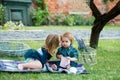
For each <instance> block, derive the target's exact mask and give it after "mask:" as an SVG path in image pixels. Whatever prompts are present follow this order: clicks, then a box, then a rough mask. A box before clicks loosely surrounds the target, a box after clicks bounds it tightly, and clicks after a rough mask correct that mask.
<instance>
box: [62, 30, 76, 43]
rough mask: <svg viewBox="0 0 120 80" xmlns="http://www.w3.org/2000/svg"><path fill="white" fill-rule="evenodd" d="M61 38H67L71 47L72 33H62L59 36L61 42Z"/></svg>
mask: <svg viewBox="0 0 120 80" xmlns="http://www.w3.org/2000/svg"><path fill="white" fill-rule="evenodd" d="M63 37H67V38H68V39H69V40H70V42H71V45H72V44H73V40H74V37H73V34H72V33H70V32H65V33H63V34H62V35H61V40H62V38H63Z"/></svg>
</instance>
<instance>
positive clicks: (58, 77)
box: [0, 26, 120, 80]
mask: <svg viewBox="0 0 120 80" xmlns="http://www.w3.org/2000/svg"><path fill="white" fill-rule="evenodd" d="M53 27H54V30H60V29H61V30H66V27H67V26H66V27H63V26H61V27H60V26H56V27H55V26H41V27H25V28H26V30H33V29H36V30H38V29H40V30H51V29H52V28H53ZM67 29H69V30H71V29H77V30H87V29H90V26H89V27H88V26H84V27H72V26H70V27H67ZM105 29H106V30H120V28H119V26H118V27H117V26H115V27H113V26H106V28H105ZM54 30H53V31H54ZM18 41H20V42H23V43H26V44H28V45H29V46H30V47H31V48H34V49H38V48H39V47H40V46H42V45H43V43H44V40H30V41H28V40H25V41H24V40H18ZM74 46H75V47H76V48H77V47H78V44H77V42H76V41H75V42H74ZM119 46H120V40H119V39H118V40H116V39H115V40H112V39H108V40H106V39H105V40H104V39H100V41H99V47H98V48H97V49H96V50H97V56H96V58H97V64H94V65H88V64H84V66H85V68H86V69H87V71H88V72H89V74H79V75H75V74H64V73H63V74H59V73H42V72H41V73H38V72H36V73H35V72H34V73H14V72H13V73H9V72H0V80H3V79H4V80H8V79H9V80H13V79H14V80H36V79H37V80H38V79H43V80H47V79H49V80H73V79H75V80H78V79H79V80H83V79H84V80H101V79H102V80H119V78H120V75H119V74H120V69H119V66H120V65H119V55H120V53H119V52H120V49H119ZM0 59H9V60H19V61H22V60H24V58H23V57H8V56H0ZM52 60H56V58H55V57H53V58H52ZM78 62H80V63H81V56H79V60H78Z"/></svg>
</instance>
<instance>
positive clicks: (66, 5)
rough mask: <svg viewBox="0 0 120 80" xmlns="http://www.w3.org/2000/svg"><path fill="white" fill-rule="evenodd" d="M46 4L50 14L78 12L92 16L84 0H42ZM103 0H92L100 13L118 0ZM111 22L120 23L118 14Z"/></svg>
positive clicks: (107, 9) (108, 9)
mask: <svg viewBox="0 0 120 80" xmlns="http://www.w3.org/2000/svg"><path fill="white" fill-rule="evenodd" d="M44 1H45V3H46V4H47V6H48V11H49V12H50V13H51V14H52V16H55V15H58V14H62V13H63V14H80V15H84V16H86V17H90V16H92V13H91V10H90V8H89V7H88V5H87V4H86V0H44ZM102 1H103V0H94V2H95V4H96V6H97V8H98V9H99V10H100V11H101V13H105V12H108V11H110V10H111V9H112V8H113V7H114V6H115V4H116V3H117V2H118V1H119V0H115V1H114V2H108V3H107V4H104V3H103V2H102ZM110 23H111V24H113V25H115V24H117V25H120V15H118V16H117V17H115V18H114V19H112V20H111V21H110Z"/></svg>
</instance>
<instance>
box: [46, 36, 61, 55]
mask: <svg viewBox="0 0 120 80" xmlns="http://www.w3.org/2000/svg"><path fill="white" fill-rule="evenodd" d="M59 38H60V37H59V35H57V34H49V35H48V36H47V38H46V40H45V48H46V49H47V50H48V52H49V53H50V54H51V56H53V55H54V53H55V51H56V49H57V47H59V42H60V41H59V40H60V39H59Z"/></svg>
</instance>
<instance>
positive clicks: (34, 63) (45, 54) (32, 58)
mask: <svg viewBox="0 0 120 80" xmlns="http://www.w3.org/2000/svg"><path fill="white" fill-rule="evenodd" d="M59 44H60V36H58V35H57V34H49V35H48V36H47V38H46V40H45V45H44V46H43V47H41V48H39V49H38V50H34V49H30V50H28V51H27V52H26V53H25V55H24V57H25V59H26V63H22V64H18V69H21V70H22V69H24V68H27V69H42V68H43V67H44V65H45V64H46V63H47V61H48V60H49V59H50V58H51V57H52V56H53V55H55V51H56V49H57V48H58V47H59Z"/></svg>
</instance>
